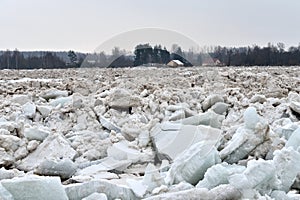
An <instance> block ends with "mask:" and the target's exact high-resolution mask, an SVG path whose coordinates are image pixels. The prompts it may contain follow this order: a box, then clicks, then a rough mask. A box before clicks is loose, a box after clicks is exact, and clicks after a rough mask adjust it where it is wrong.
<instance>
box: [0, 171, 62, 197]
mask: <svg viewBox="0 0 300 200" xmlns="http://www.w3.org/2000/svg"><path fill="white" fill-rule="evenodd" d="M1 184H2V185H3V187H5V189H6V190H7V191H8V192H9V193H11V194H12V196H13V198H14V199H15V200H22V199H30V200H40V199H44V200H68V197H67V195H66V192H65V190H64V188H63V186H62V184H61V182H60V178H59V177H40V176H25V177H22V178H13V179H6V180H2V181H1Z"/></svg>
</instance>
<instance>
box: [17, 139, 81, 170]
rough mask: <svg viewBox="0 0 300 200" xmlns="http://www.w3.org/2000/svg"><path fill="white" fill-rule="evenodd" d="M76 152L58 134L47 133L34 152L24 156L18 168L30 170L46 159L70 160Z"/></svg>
mask: <svg viewBox="0 0 300 200" xmlns="http://www.w3.org/2000/svg"><path fill="white" fill-rule="evenodd" d="M76 154H77V152H76V151H75V150H74V149H73V148H72V147H71V145H70V143H69V141H67V140H66V139H65V138H64V137H63V136H62V135H60V134H53V135H49V136H48V137H47V138H46V139H45V140H44V141H43V143H42V144H40V145H39V146H38V148H37V149H36V150H35V151H34V152H32V153H31V154H29V155H28V156H27V157H26V158H24V159H23V160H22V161H21V164H20V165H19V166H18V168H19V169H21V170H24V171H30V170H33V169H34V168H35V167H37V166H38V165H39V164H40V163H42V162H43V161H44V160H46V159H53V160H60V159H62V158H69V159H71V160H72V159H73V158H74V157H75V155H76Z"/></svg>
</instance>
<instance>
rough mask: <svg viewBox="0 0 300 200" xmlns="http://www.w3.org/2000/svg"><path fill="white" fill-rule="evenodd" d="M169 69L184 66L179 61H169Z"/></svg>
mask: <svg viewBox="0 0 300 200" xmlns="http://www.w3.org/2000/svg"><path fill="white" fill-rule="evenodd" d="M167 65H168V66H169V67H182V66H184V64H183V62H181V61H180V60H171V61H170V62H169V63H168V64H167Z"/></svg>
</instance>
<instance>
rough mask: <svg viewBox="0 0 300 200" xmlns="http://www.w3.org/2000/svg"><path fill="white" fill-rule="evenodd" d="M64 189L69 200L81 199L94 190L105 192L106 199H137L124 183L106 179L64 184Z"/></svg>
mask: <svg viewBox="0 0 300 200" xmlns="http://www.w3.org/2000/svg"><path fill="white" fill-rule="evenodd" d="M65 191H66V193H67V195H68V198H69V200H81V199H82V198H84V197H87V196H89V195H91V194H93V193H95V192H98V193H105V194H106V196H107V197H108V199H116V198H120V199H132V200H135V199H138V198H137V197H136V196H135V194H134V193H133V191H132V190H131V189H130V188H129V187H128V186H127V185H126V184H122V183H115V182H113V181H107V180H95V181H90V182H87V183H76V184H70V185H66V186H65Z"/></svg>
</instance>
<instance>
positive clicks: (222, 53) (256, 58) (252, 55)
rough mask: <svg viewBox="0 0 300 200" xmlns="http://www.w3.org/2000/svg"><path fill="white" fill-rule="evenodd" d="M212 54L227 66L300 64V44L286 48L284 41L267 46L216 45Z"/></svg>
mask: <svg viewBox="0 0 300 200" xmlns="http://www.w3.org/2000/svg"><path fill="white" fill-rule="evenodd" d="M210 55H211V56H212V57H213V58H216V59H219V60H220V61H221V63H223V65H226V66H293V65H298V66H299V65H300V44H299V46H298V47H290V48H289V49H288V50H285V45H284V44H283V43H278V44H277V45H273V44H271V43H269V44H268V46H267V47H259V46H257V45H254V46H252V47H240V48H228V47H220V46H218V47H215V48H214V49H213V51H212V52H210Z"/></svg>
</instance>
